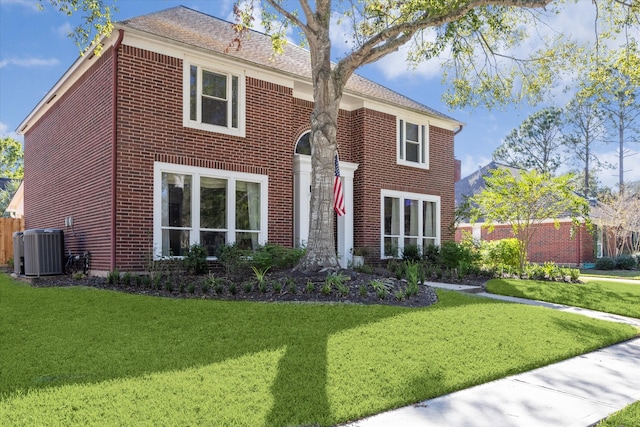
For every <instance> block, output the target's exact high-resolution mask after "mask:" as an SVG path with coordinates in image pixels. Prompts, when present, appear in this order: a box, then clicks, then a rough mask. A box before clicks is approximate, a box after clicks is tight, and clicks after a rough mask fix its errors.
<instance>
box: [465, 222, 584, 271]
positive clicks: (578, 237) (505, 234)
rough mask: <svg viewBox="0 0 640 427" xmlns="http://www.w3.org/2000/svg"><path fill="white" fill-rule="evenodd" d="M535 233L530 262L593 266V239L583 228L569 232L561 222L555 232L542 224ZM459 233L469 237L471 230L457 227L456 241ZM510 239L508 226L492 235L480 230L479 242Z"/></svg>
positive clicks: (568, 224) (530, 251)
mask: <svg viewBox="0 0 640 427" xmlns="http://www.w3.org/2000/svg"><path fill="white" fill-rule="evenodd" d="M535 227H536V228H535V232H534V235H533V238H532V240H531V243H530V244H529V254H528V259H529V261H530V262H535V263H544V262H546V261H551V262H555V263H556V264H563V265H578V264H581V263H585V262H594V260H595V251H594V240H593V236H592V235H591V233H589V231H588V230H587V229H586V228H585V227H584V226H582V227H580V229H579V230H577V231H575V232H572V231H571V223H568V222H563V223H561V224H560V228H559V229H556V228H555V227H554V225H553V223H545V224H540V225H538V226H535ZM462 231H466V232H469V233H471V228H470V227H458V229H457V230H456V241H458V242H459V241H460V240H461V239H462ZM511 237H513V233H512V231H511V227H510V226H507V225H502V226H496V228H495V230H494V231H493V232H492V233H489V232H488V230H487V229H484V228H483V229H482V240H484V241H493V240H501V239H508V238H511Z"/></svg>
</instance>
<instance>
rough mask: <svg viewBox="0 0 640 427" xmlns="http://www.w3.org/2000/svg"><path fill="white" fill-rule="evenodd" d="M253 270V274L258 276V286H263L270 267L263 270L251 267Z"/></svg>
mask: <svg viewBox="0 0 640 427" xmlns="http://www.w3.org/2000/svg"><path fill="white" fill-rule="evenodd" d="M251 269H252V270H253V274H255V275H256V280H257V281H258V286H260V285H262V284H263V283H264V282H265V280H266V278H265V276H266V275H267V271H269V267H265V268H263V269H260V268H258V267H255V266H253V267H251Z"/></svg>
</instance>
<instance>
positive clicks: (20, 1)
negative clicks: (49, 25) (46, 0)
mask: <svg viewBox="0 0 640 427" xmlns="http://www.w3.org/2000/svg"><path fill="white" fill-rule="evenodd" d="M4 5H17V6H24V7H27V8H29V9H32V10H40V8H39V7H38V2H37V1H36V0H0V6H4Z"/></svg>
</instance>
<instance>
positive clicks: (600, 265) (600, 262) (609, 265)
mask: <svg viewBox="0 0 640 427" xmlns="http://www.w3.org/2000/svg"><path fill="white" fill-rule="evenodd" d="M614 268H616V262H615V261H614V259H613V258H611V257H608V256H603V257H602V258H598V259H597V260H596V270H613V269H614Z"/></svg>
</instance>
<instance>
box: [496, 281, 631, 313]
mask: <svg viewBox="0 0 640 427" xmlns="http://www.w3.org/2000/svg"><path fill="white" fill-rule="evenodd" d="M487 291H489V292H492V293H494V294H500V295H509V296H514V297H520V298H527V299H534V300H540V301H547V302H553V303H557V304H565V305H571V306H575V307H583V308H588V309H591V310H597V311H604V312H606V313H613V314H619V315H622V316H629V317H636V318H640V304H638V301H640V283H638V284H635V283H619V282H612V281H607V280H597V279H596V278H590V279H589V281H588V282H587V283H562V282H548V281H538V280H518V279H492V280H490V281H489V282H487Z"/></svg>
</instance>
